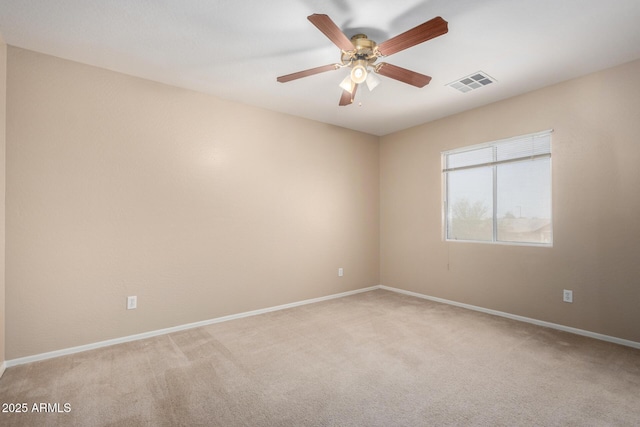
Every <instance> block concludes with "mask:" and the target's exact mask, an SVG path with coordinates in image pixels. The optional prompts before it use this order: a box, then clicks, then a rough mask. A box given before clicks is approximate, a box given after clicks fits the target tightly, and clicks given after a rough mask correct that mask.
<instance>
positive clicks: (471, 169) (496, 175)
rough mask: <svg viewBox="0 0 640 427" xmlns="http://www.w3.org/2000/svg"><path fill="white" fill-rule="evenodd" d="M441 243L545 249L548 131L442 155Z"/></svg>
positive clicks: (548, 211) (549, 232) (547, 235)
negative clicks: (540, 247) (512, 244)
mask: <svg viewBox="0 0 640 427" xmlns="http://www.w3.org/2000/svg"><path fill="white" fill-rule="evenodd" d="M442 164H443V169H442V174H443V179H444V214H445V215H444V217H445V224H444V225H445V238H446V240H464V241H478V242H489V243H516V244H532V245H543V246H551V243H552V230H551V225H552V224H551V131H545V132H540V133H536V134H531V135H525V136H519V137H515V138H510V139H507V140H501V141H495V142H491V143H487V144H481V145H476V146H472V147H464V148H461V149H457V150H452V151H447V152H444V153H442Z"/></svg>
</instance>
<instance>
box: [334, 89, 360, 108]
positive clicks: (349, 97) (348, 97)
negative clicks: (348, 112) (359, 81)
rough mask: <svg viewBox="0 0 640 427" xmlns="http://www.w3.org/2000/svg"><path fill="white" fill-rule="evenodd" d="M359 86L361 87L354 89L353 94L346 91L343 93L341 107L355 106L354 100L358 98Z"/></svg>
mask: <svg viewBox="0 0 640 427" xmlns="http://www.w3.org/2000/svg"><path fill="white" fill-rule="evenodd" d="M358 86H360V85H355V86H354V87H353V92H351V93H349V92H348V91H346V90H343V91H342V96H341V97H340V103H339V104H338V105H339V106H341V107H344V106H347V105H351V104H353V100H354V99H355V97H356V92H357V91H358Z"/></svg>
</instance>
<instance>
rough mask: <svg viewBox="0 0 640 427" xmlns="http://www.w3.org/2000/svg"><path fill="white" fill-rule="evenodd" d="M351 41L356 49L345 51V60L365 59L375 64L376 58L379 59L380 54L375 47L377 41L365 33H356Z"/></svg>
mask: <svg viewBox="0 0 640 427" xmlns="http://www.w3.org/2000/svg"><path fill="white" fill-rule="evenodd" d="M351 43H353V47H354V48H355V51H354V52H343V54H342V60H343V62H349V61H352V60H356V61H358V60H364V61H367V62H368V63H369V64H373V63H374V62H375V61H376V59H378V56H377V55H376V53H375V48H376V46H377V44H376V42H375V41H373V40H371V39H369V38H368V37H367V36H366V35H365V34H356V35H354V36H353V37H351Z"/></svg>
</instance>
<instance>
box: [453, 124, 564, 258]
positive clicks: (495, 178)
mask: <svg viewBox="0 0 640 427" xmlns="http://www.w3.org/2000/svg"><path fill="white" fill-rule="evenodd" d="M552 133H553V129H548V130H545V131H540V132H535V133H530V134H524V135H519V136H514V137H511V138H505V139H499V140H495V141H490V142H484V143H481V144H474V145H468V146H464V147H459V148H455V149H451V150H446V151H442V152H441V173H442V204H441V206H442V224H441V225H442V239H443V240H444V241H445V242H466V243H484V244H491V245H510V246H533V247H545V248H550V247H553V242H554V236H553V165H552V150H553V141H552ZM545 136H548V138H549V152H548V153H545V154H532V155H530V156H522V157H519V158H516V159H509V160H496V154H495V153H496V149H495V147H497V146H499V145H505V144H508V143H511V142H515V141H518V140H526V139H533V138H539V137H545ZM488 147H493V160H492V161H491V162H488V163H479V164H475V165H471V166H462V167H458V168H447V156H448V155H450V154H459V153H464V152H471V151H474V150H480V149H486V148H488ZM542 158H548V161H549V203H550V211H549V225H550V231H549V242H519V241H503V240H498V220H499V218H498V214H497V211H498V206H497V205H498V175H497V168H498V166H500V165H501V164H515V163H519V162H531V161H535V160H539V159H542ZM480 167H490V168H491V174H492V204H491V221H492V238H491V240H468V239H452V238H449V236H448V228H449V222H450V221H451V218H449V214H448V213H449V205H448V202H449V200H448V197H449V179H448V176H449V172H454V171H460V170H464V169H474V168H480Z"/></svg>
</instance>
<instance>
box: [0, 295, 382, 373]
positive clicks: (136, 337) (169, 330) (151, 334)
mask: <svg viewBox="0 0 640 427" xmlns="http://www.w3.org/2000/svg"><path fill="white" fill-rule="evenodd" d="M378 287H379V286H377V285H376V286H371V287H369V288H362V289H357V290H355V291H348V292H341V293H339V294H333V295H327V296H324V297H319V298H312V299H307V300H303V301H298V302H293V303H289V304H282V305H277V306H275V307H268V308H262V309H259V310H253V311H247V312H244V313H238V314H231V315H229V316H222V317H217V318H214V319H209V320H203V321H200V322H194V323H187V324H185V325H179V326H173V327H171V328H165V329H158V330H155V331H149V332H143V333H141V334H135V335H128V336H126V337H121V338H114V339H111V340H106V341H100V342H96V343H92V344H86V345H80V346H77V347H71V348H65V349H62V350H56V351H50V352H47V353H41V354H35V355H33V356H26V357H20V358H17V359H12V360H7V361H6V362H5V363H3V368H2V369H4V367H5V366H6V367H7V368H10V367H12V366H17V365H23V364H25V363H31V362H37V361H40V360H46V359H52V358H54V357H60V356H66V355H68V354H74V353H80V352H83V351H88V350H94V349H96V348H101V347H108V346H111V345H116V344H122V343H125V342H131V341H137V340H142V339H145V338H151V337H155V336H158V335H165V334H170V333H172V332H178V331H184V330H186V329H192V328H198V327H200V326H206V325H212V324H214V323H220V322H226V321H229V320H234V319H241V318H243V317H249V316H257V315H259V314H264V313H269V312H272V311H278V310H285V309H287V308H293V307H298V306H301V305H307V304H313V303H316V302H321V301H327V300H331V299H336V298H342V297H346V296H349V295H355V294H359V293H362V292H368V291H373V290H375V289H378Z"/></svg>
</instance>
